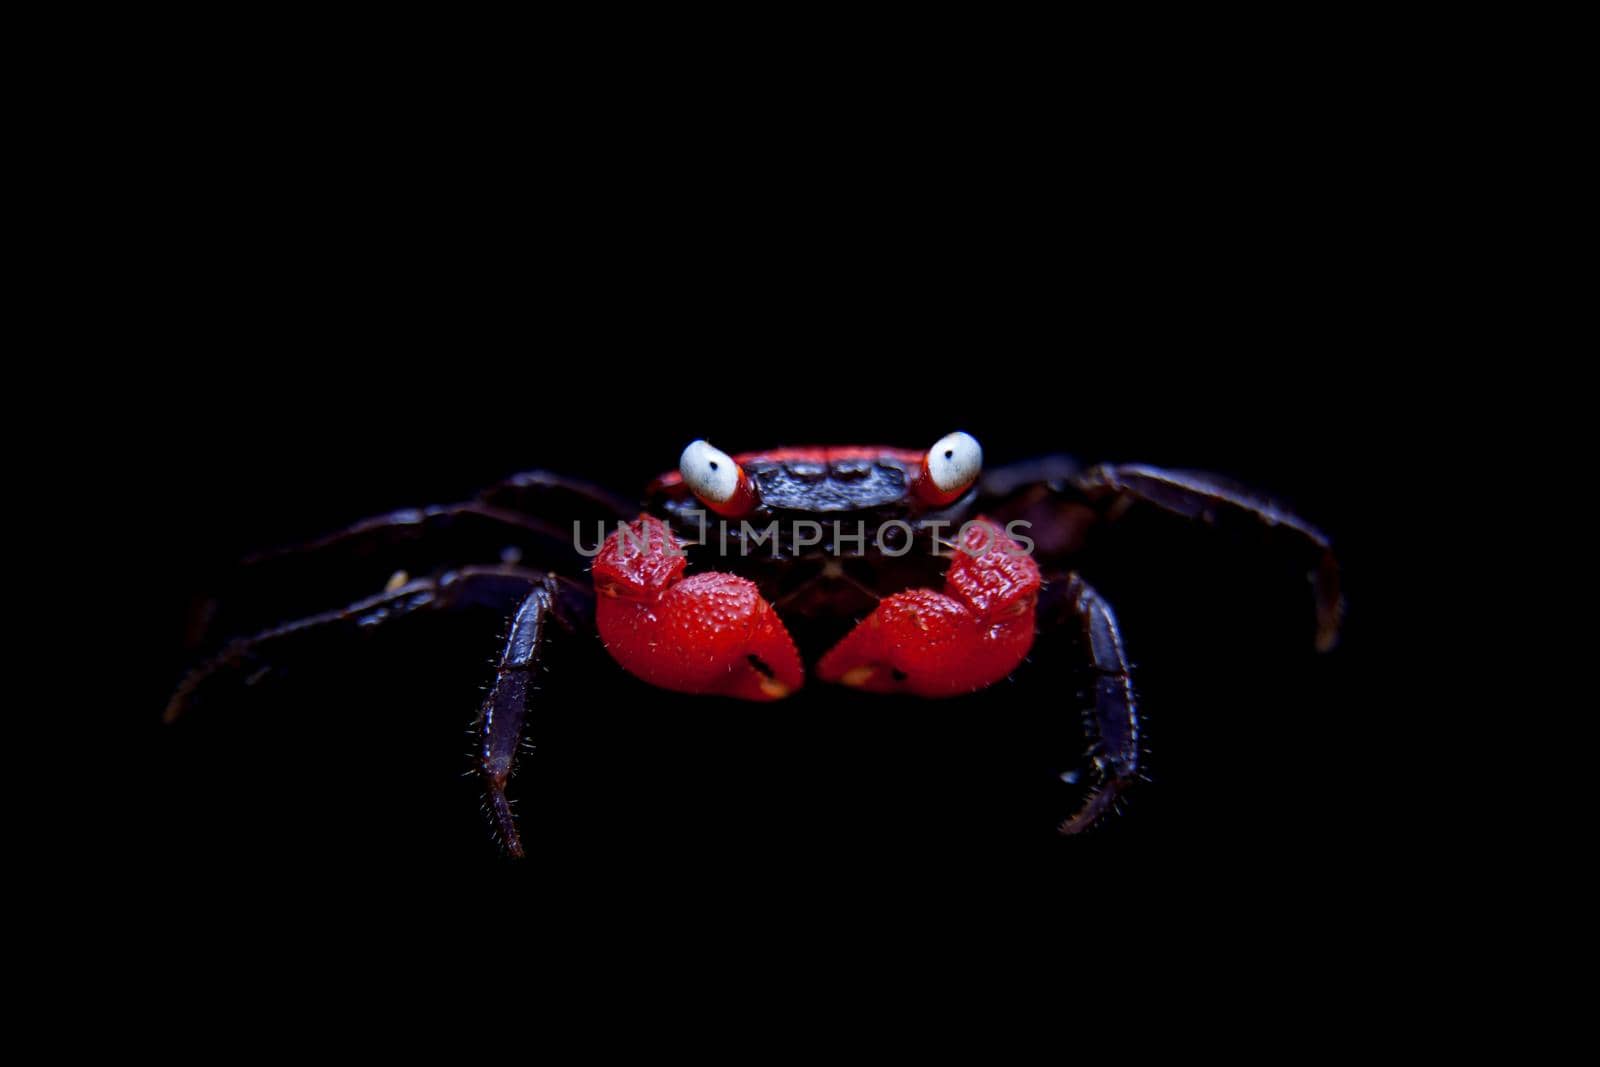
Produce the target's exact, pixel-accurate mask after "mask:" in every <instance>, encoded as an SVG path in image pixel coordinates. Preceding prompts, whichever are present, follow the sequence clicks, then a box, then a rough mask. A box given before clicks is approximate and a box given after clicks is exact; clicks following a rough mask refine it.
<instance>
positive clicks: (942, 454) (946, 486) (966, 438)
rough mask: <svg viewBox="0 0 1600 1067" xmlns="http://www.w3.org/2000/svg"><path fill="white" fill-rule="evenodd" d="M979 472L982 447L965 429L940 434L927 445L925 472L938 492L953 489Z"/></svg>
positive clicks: (967, 483)
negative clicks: (948, 433) (930, 446)
mask: <svg viewBox="0 0 1600 1067" xmlns="http://www.w3.org/2000/svg"><path fill="white" fill-rule="evenodd" d="M982 473H983V447H982V446H981V445H979V444H978V439H977V438H976V437H973V436H972V435H971V434H969V433H961V432H959V431H958V432H956V433H953V434H950V435H949V436H947V437H941V438H939V440H938V441H937V442H936V443H935V444H934V446H933V447H932V448H930V449H928V476H929V477H930V478H932V479H933V484H934V485H936V486H938V487H939V491H940V492H941V493H955V492H959V491H960V490H963V489H965V488H966V487H967V486H969V485H971V484H972V483H973V482H975V481H977V480H978V475H980V474H982Z"/></svg>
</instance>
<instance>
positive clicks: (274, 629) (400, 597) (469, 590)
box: [162, 566, 545, 722]
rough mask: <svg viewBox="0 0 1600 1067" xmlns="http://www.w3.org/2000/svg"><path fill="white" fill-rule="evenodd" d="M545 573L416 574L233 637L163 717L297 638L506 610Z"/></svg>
mask: <svg viewBox="0 0 1600 1067" xmlns="http://www.w3.org/2000/svg"><path fill="white" fill-rule="evenodd" d="M544 580H545V579H544V577H543V576H542V575H540V574H538V573H535V572H533V571H529V570H525V569H523V568H521V567H511V566H500V567H464V568H462V569H461V570H458V571H450V572H448V573H446V574H444V575H442V576H440V577H438V578H418V579H415V580H413V581H408V582H405V583H403V584H401V585H397V586H395V587H394V588H392V589H388V590H385V591H384V592H382V593H379V594H378V595H376V596H370V597H365V598H363V599H361V600H357V601H356V602H354V603H352V604H347V605H346V606H344V607H342V608H337V609H335V610H333V611H324V612H320V613H318V614H316V615H308V616H306V617H305V618H302V619H295V620H293V621H292V622H285V623H280V624H278V625H276V626H271V627H268V628H267V629H265V630H262V631H260V632H259V633H255V634H251V635H250V636H248V637H241V638H236V639H235V640H232V641H229V642H228V643H227V644H226V645H225V646H223V648H222V650H221V651H220V652H219V653H217V655H215V656H213V657H212V658H211V659H209V660H207V661H206V662H205V663H202V664H201V665H200V666H198V667H196V668H195V669H194V670H192V671H190V672H189V675H188V676H187V677H186V678H184V680H183V682H182V683H181V684H180V685H179V686H178V689H177V691H176V692H175V693H173V694H172V699H171V700H169V701H168V702H167V707H166V711H165V712H164V713H163V714H162V719H163V720H164V721H166V722H173V721H175V720H176V719H177V718H178V717H179V716H181V715H182V714H183V713H184V712H185V711H186V710H188V708H189V706H190V705H191V704H192V703H193V701H194V697H195V695H196V693H198V692H199V690H200V688H201V687H202V686H204V685H205V684H206V683H207V682H209V681H211V680H212V679H213V678H214V677H216V676H217V675H219V674H221V673H223V672H225V671H230V670H238V669H241V668H244V667H258V668H259V667H260V666H263V665H265V664H266V662H267V661H266V657H265V654H267V653H272V652H276V651H279V650H280V649H282V648H284V647H286V646H289V645H292V644H293V643H295V642H296V641H298V640H300V639H302V638H306V637H310V636H312V635H320V634H325V633H334V632H339V631H345V632H348V633H357V632H361V631H364V630H368V629H370V628H372V627H374V626H378V625H382V624H384V623H388V622H392V621H393V620H395V619H398V618H401V617H403V616H406V615H410V614H413V613H415V612H418V611H422V610H435V609H448V608H454V607H464V606H471V605H482V606H489V607H501V608H504V607H506V606H508V605H510V604H512V603H515V602H516V600H517V599H518V598H520V597H522V596H525V595H526V593H527V590H528V588H529V586H531V585H534V584H537V583H539V582H541V581H544Z"/></svg>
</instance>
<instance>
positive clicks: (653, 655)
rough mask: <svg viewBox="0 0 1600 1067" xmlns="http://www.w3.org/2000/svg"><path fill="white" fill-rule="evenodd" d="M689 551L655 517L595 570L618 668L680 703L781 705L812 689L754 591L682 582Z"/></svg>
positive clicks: (614, 540)
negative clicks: (689, 696) (692, 697)
mask: <svg viewBox="0 0 1600 1067" xmlns="http://www.w3.org/2000/svg"><path fill="white" fill-rule="evenodd" d="M685 563H686V560H685V559H684V556H683V554H682V544H681V542H679V541H678V540H677V538H676V537H675V536H674V535H673V533H672V530H671V529H670V528H669V527H668V526H667V524H666V523H664V522H662V521H661V520H660V519H657V518H654V517H653V516H649V515H645V516H641V517H640V518H639V520H638V521H637V522H634V523H632V524H630V525H629V526H628V527H626V528H624V529H619V530H618V531H617V532H616V533H613V534H612V535H611V536H610V537H609V538H607V539H606V543H605V545H604V546H602V547H601V549H600V554H599V555H598V556H596V557H595V561H594V588H595V593H596V594H597V595H596V605H595V614H596V618H595V621H596V624H597V625H598V626H599V629H600V638H601V640H603V641H604V642H605V645H606V648H607V650H608V651H610V653H611V656H612V658H613V659H615V660H616V661H617V663H619V664H620V665H621V666H622V667H623V669H625V670H626V671H628V673H630V674H633V675H635V676H637V677H639V678H641V679H643V680H644V681H646V682H649V683H650V684H651V685H657V686H660V687H661V688H663V689H675V690H677V691H679V692H682V693H705V694H719V695H722V696H731V697H738V698H740V699H742V700H779V699H782V698H783V697H786V696H788V695H789V694H790V693H792V692H794V691H795V690H796V689H799V688H800V686H801V684H802V683H803V682H804V681H805V674H804V671H803V670H802V669H801V666H800V655H799V653H798V652H796V651H795V647H794V641H793V640H792V639H791V638H790V637H789V631H788V630H786V629H785V628H784V625H783V622H782V621H781V620H780V619H779V618H778V613H777V612H776V611H774V610H773V609H772V605H771V604H768V603H767V602H766V600H765V599H764V598H763V597H762V596H761V594H760V592H758V591H757V589H756V586H755V583H754V582H751V581H749V580H747V579H745V578H740V577H738V576H737V575H733V574H723V573H720V572H715V571H713V572H710V573H706V574H695V575H691V576H690V577H688V578H685V577H683V568H684V565H685Z"/></svg>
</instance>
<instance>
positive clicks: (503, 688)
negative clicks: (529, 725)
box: [475, 576, 589, 857]
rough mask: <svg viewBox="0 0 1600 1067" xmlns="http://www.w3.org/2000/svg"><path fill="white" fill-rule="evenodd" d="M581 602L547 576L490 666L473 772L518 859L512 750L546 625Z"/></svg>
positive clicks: (577, 591)
mask: <svg viewBox="0 0 1600 1067" xmlns="http://www.w3.org/2000/svg"><path fill="white" fill-rule="evenodd" d="M570 596H581V597H583V598H584V601H585V604H584V606H585V608H587V606H588V597H589V594H588V592H587V591H586V590H582V589H581V587H578V586H577V585H576V584H575V583H564V582H563V581H561V580H560V579H557V578H555V577H554V576H548V577H546V578H545V579H544V581H542V582H540V583H539V584H538V585H535V586H534V588H533V589H532V590H530V591H529V593H528V595H527V597H526V598H524V599H523V601H522V604H521V606H520V607H518V608H517V614H516V617H515V618H514V619H513V620H512V623H511V632H510V634H509V635H507V637H506V644H505V648H504V650H503V651H502V652H501V653H500V658H499V660H498V661H497V662H496V664H495V673H494V686H493V687H492V688H491V689H490V690H489V695H488V697H487V698H485V700H484V702H483V707H482V709H481V710H480V711H479V712H478V722H477V726H476V727H475V732H476V735H477V739H478V752H477V760H478V771H479V773H480V774H481V775H482V776H483V781H484V786H485V788H486V789H487V791H488V799H489V811H490V814H491V816H492V818H493V820H494V824H495V827H496V828H497V829H498V830H499V832H500V837H501V840H502V841H503V842H504V844H505V848H506V851H507V852H508V853H510V854H511V855H512V856H516V857H520V856H522V854H523V852H522V836H521V835H520V834H519V833H518V832H517V820H516V816H515V814H513V812H512V810H511V801H510V800H509V799H508V798H507V796H506V783H507V782H508V781H510V780H511V774H512V771H513V770H515V769H516V756H517V749H518V747H519V745H520V744H521V742H522V734H523V728H524V726H525V725H526V719H527V715H528V699H529V696H530V694H531V693H532V692H533V691H534V690H535V688H536V687H535V685H534V679H535V676H536V674H537V672H538V670H539V666H540V662H541V657H542V655H543V653H544V649H545V647H546V643H547V642H546V637H547V634H548V631H549V623H550V620H552V619H554V620H556V621H557V622H565V624H566V625H568V626H569V628H570V626H571V622H570V620H565V618H564V612H563V601H566V600H568V598H569V597H570Z"/></svg>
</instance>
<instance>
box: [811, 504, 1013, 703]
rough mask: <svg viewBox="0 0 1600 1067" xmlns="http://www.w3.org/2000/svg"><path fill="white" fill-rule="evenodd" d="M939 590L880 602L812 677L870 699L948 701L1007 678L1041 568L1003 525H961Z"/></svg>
mask: <svg viewBox="0 0 1600 1067" xmlns="http://www.w3.org/2000/svg"><path fill="white" fill-rule="evenodd" d="M956 549H957V550H956V552H955V553H954V558H953V559H952V560H951V563H950V570H949V571H948V572H947V573H946V575H945V583H944V591H943V592H936V591H935V590H932V589H908V590H906V591H904V592H901V593H896V594H894V595H893V596H890V597H886V598H884V600H883V601H882V602H880V603H879V604H878V607H877V609H876V610H874V611H873V613H872V614H871V615H869V616H868V617H867V618H866V619H864V620H862V621H861V622H860V623H858V624H857V625H856V628H855V629H854V630H852V631H850V633H849V634H847V635H846V636H845V638H844V639H843V640H842V641H840V642H839V643H838V644H837V645H835V646H834V647H833V648H832V649H830V650H829V652H828V653H827V655H825V656H823V657H822V660H821V662H820V663H818V664H817V676H818V677H819V678H821V679H822V680H823V681H825V682H837V683H840V684H843V685H848V686H852V687H854V688H857V689H865V690H867V691H869V692H874V693H912V694H915V695H916V696H922V697H948V696H957V695H959V694H961V693H971V692H973V691H975V690H978V689H982V688H983V687H984V686H987V685H992V684H993V683H995V682H997V681H999V680H1000V679H1002V678H1004V677H1005V676H1006V675H1008V674H1010V673H1011V672H1012V671H1013V670H1015V669H1016V668H1017V666H1018V665H1019V664H1020V663H1021V662H1022V660H1023V658H1024V657H1025V656H1026V655H1027V654H1028V650H1029V649H1030V648H1031V647H1032V646H1033V635H1034V608H1035V605H1036V603H1037V601H1038V595H1039V567H1038V564H1036V563H1035V562H1034V561H1033V559H1032V557H1031V556H1029V555H1028V554H1027V553H1026V552H1025V551H1024V550H1023V548H1022V547H1021V546H1020V545H1019V544H1018V543H1017V542H1016V541H1014V540H1012V539H1011V538H1010V537H1009V536H1007V535H1006V533H1005V531H1003V530H1002V529H1000V527H999V526H997V525H995V524H994V523H993V522H991V521H989V520H987V519H977V520H974V521H973V522H969V523H968V524H967V525H966V526H964V527H963V528H962V532H961V534H960V536H959V537H958V544H957V545H956Z"/></svg>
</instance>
